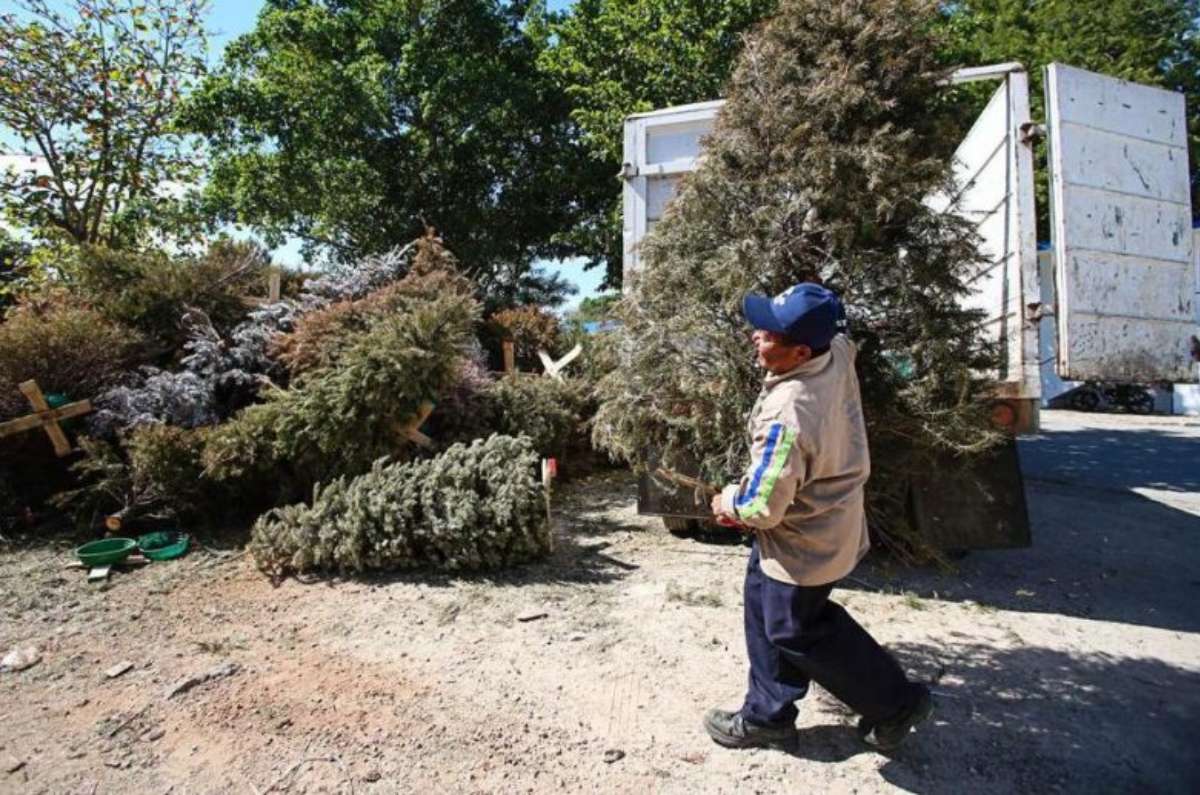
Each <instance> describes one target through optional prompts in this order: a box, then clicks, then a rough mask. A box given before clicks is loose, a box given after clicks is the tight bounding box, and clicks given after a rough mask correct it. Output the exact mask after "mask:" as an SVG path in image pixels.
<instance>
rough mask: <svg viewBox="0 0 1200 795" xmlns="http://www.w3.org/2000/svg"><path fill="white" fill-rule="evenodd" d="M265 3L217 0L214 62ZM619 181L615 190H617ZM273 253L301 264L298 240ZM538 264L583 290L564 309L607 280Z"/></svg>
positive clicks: (563, 3)
mask: <svg viewBox="0 0 1200 795" xmlns="http://www.w3.org/2000/svg"><path fill="white" fill-rule="evenodd" d="M573 2H574V0H550V2H549V3H548V5H549V7H550V10H552V11H561V10H564V9H567V8H569V7H570V6H571V5H572V4H573ZM262 6H263V2H262V0H214V1H213V3H212V12H211V15H210V29H211V30H212V31H213V35H212V37H211V39H210V44H211V50H212V54H211V56H210V58H211V60H212V62H214V63H215V62H216V61H217V60H218V59H219V58H220V54H221V51H222V50H223V49H224V47H225V45H226V44H227V43H228V42H229V41H230V40H231V39H233V38H235V37H237V36H238V35H239V34H242V33H246V32H248V31H250V30H251V29H252V28H253V27H254V22H255V20H256V19H257V17H258V12H259V9H261V8H262ZM615 184H616V183H614V190H615V189H616V188H615ZM273 253H274V255H275V257H276V259H278V260H280V261H282V262H284V263H287V264H299V263H300V262H301V258H300V246H299V243H298V242H297V243H292V244H290V245H286V246H283V247H282V248H279V249H276V250H275V252H273ZM538 264H539V265H542V266H544V267H545V268H547V269H548V270H550V271H552V272H555V273H559V274H561V275H562V277H563V278H564V279H566V280H567V281H568V282H571V283H572V284H574V285H575V286H576V287H577V288H578V289H579V292H578V293H576V294H575V295H574V296H572V297H571V298H570V299H569V300H568V302H567V304H566V305H565V306H564V307H563V309H564V310H570V309H573V308H574V307H576V306H578V305H579V302H580V301H581V300H583V299H584V298H586V297H588V296H593V295H596V294H597V293H598V292H599V288H600V282H601V281H602V280H603V279H604V270H603V268H593V269H591V270H584V268H583V260H561V261H554V260H546V261H543V262H540V263H538Z"/></svg>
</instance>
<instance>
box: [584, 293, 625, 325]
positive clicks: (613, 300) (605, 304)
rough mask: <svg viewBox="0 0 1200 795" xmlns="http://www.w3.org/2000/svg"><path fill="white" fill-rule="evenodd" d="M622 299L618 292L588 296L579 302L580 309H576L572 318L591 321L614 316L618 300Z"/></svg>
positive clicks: (585, 321)
mask: <svg viewBox="0 0 1200 795" xmlns="http://www.w3.org/2000/svg"><path fill="white" fill-rule="evenodd" d="M620 300H621V296H620V295H618V294H617V293H607V294H605V295H596V296H588V297H587V298H585V299H583V300H582V301H580V302H579V309H577V310H575V313H574V315H573V316H572V320H575V321H577V322H579V323H590V322H592V321H596V320H608V319H610V318H612V316H613V311H614V310H615V309H616V307H617V302H618V301H620Z"/></svg>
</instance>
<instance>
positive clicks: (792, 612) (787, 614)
mask: <svg viewBox="0 0 1200 795" xmlns="http://www.w3.org/2000/svg"><path fill="white" fill-rule="evenodd" d="M758 561H759V557H758V543H757V542H755V544H754V547H753V549H752V550H751V553H750V561H749V563H748V564H747V566H746V589H745V597H744V600H745V614H746V652H747V653H748V655H749V657H750V687H749V690H748V692H747V693H746V702H745V704H743V706H742V715H743V717H745V718H746V719H748V720H750V721H752V722H754V723H759V724H774V723H788V724H790V723H792V722H794V721H795V720H796V715H797V710H796V703H795V702H797V701H799V700H800V699H802V698H804V695H805V694H806V693H807V692H808V683H809V682H810V681H811V682H816V683H817V684H819V685H820V686H821V687H823V688H825V689H826V690H828V691H829V692H830V693H832V694H833V695H834V696H836V697H837V698H838V699H839V700H840V701H842V702H843V703H845V704H846V705H847V706H848V707H850V708H851V709H853V710H854V711H855V712H857V713H858V714H860V715H862V716H863V717H865V718H867V719H868V720H871V721H879V720H885V719H887V718H891V717H893V716H895V715H897V714H898V713H900V712H901V711H902V710H905V709H907V708H908V707H909V706H910V705H911V704H912V703H913V702H914V701H915V699H916V698H917V696H918V693H919V690H918V688H917V687H916V686H915V685H912V684H910V683H909V681H908V679H907V677H905V675H904V672H903V671H902V670H901V669H900V666H899V665H898V664H897V663H896V661H895V659H893V658H892V656H891V655H890V654H888V653H887V652H886V651H884V649H883V647H882V646H880V645H879V644H878V643H876V642H875V639H874V638H872V637H871V636H870V635H868V634H867V631H866V630H865V629H863V628H862V627H861V626H859V624H858V622H857V621H855V620H854V619H853V618H851V617H850V614H849V613H847V612H846V611H845V609H844V608H842V606H841V605H839V604H836V603H835V602H831V601H829V593H830V591H832V590H833V587H834V585H835V583H830V584H828V585H818V586H814V587H806V586H799V585H790V584H788V583H785V582H780V581H778V580H773V579H771V578H770V577H768V576H767V575H765V574H763V571H762V568H761V567H760V566H759V562H758Z"/></svg>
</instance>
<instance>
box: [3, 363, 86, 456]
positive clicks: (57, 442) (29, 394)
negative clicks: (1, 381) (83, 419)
mask: <svg viewBox="0 0 1200 795" xmlns="http://www.w3.org/2000/svg"><path fill="white" fill-rule="evenodd" d="M20 390H21V394H23V395H25V397H26V399H27V400H28V401H29V405H30V406H32V407H33V410H34V411H35V412H37V413H36V414H29V415H27V416H24V417H18V418H17V419H15V420H9V421H8V422H2V423H0V439H2V438H4V437H5V436H12V435H14V434H18V433H24V432H25V431H31V430H34V429H35V428H44V429H45V431H46V435H47V436H49V437H50V443H51V444H53V445H54V454H55V455H57V456H58V457H59V458H62V457H63V456H65V455H69V454H70V452H71V442H70V441H68V440H67V435H66V434H65V433H63V429H62V428H61V427H60V426H59V424H58V423H59V421H60V420H67V419H70V418H71V417H78V416H79V415H81V414H87V413H88V412H90V411H91V410H92V402H91V401H90V400H80V401H78V402H76V403H68V404H67V405H65V406H60V407H59V408H56V409H52V408H50V404H49V403H47V402H46V396H45V395H43V394H42V389H41V387H39V386H38V385H37V381H26V382H25V383H23V384H21V386H20Z"/></svg>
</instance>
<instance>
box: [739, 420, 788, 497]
mask: <svg viewBox="0 0 1200 795" xmlns="http://www.w3.org/2000/svg"><path fill="white" fill-rule="evenodd" d="M795 441H796V429H795V428H789V427H787V426H786V425H784V424H783V423H781V422H776V423H772V424H771V428H770V430H768V431H767V444H766V447H765V448H763V454H762V460H761V461H759V462H758V466H757V467H755V468H754V475H753V476H752V477H751V479H750V485H749V486H748V487H747V488H746V491H745V493H744V494H742V495H741V496H740V497H738V498H737V503H736V505H735V507H736V508H737V512H738V515H739V516H741V517H743V518H746V519H750V518H753V517H755V516H759V515H761V514H764V513H766V512H767V500H769V499H770V498H771V491H772V490H773V489H774V488H775V481H777V480H778V479H779V473H780V472H782V471H783V467H784V464H786V463H787V458H788V454H789V453H791V451H792V445H793V444H794V443H795Z"/></svg>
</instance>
